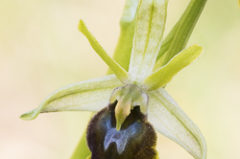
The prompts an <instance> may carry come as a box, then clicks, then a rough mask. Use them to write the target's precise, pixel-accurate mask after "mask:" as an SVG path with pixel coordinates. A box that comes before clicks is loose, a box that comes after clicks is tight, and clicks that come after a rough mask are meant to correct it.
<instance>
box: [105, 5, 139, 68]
mask: <svg viewBox="0 0 240 159" xmlns="http://www.w3.org/2000/svg"><path fill="white" fill-rule="evenodd" d="M138 2H139V0H126V2H125V6H124V10H123V14H122V17H121V20H120V36H119V39H118V43H117V46H116V49H115V52H114V56H113V59H114V60H116V61H117V62H118V63H119V64H120V65H121V66H122V67H123V68H124V69H125V70H128V67H129V62H130V56H131V51H132V41H133V35H134V26H135V17H136V16H135V15H136V11H137V6H138ZM109 72H110V71H109Z"/></svg>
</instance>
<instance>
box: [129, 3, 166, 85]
mask: <svg viewBox="0 0 240 159" xmlns="http://www.w3.org/2000/svg"><path fill="white" fill-rule="evenodd" d="M167 2H168V1H167V0H147V1H146V0H140V2H139V6H138V10H137V15H136V24H135V32H134V39H133V48H132V54H131V59H130V66H129V76H130V77H129V78H130V80H132V81H134V82H135V81H136V82H138V83H141V82H142V81H143V80H144V79H145V78H146V77H147V76H148V75H149V74H151V73H152V69H153V67H154V64H155V61H156V58H157V55H158V52H159V49H160V46H161V39H162V36H163V32H164V29H165V22H166V14H167Z"/></svg>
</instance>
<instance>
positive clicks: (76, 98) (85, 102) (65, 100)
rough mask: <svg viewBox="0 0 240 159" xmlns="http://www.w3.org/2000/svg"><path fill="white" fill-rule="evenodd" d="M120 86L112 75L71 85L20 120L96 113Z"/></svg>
mask: <svg viewBox="0 0 240 159" xmlns="http://www.w3.org/2000/svg"><path fill="white" fill-rule="evenodd" d="M120 85H121V82H120V81H119V80H118V79H117V78H116V77H115V76H114V75H109V76H105V77H104V78H99V79H94V80H88V81H83V82H79V83H76V84H72V85H69V86H67V87H64V88H62V89H59V90H57V91H55V92H54V93H53V94H52V95H50V96H49V97H48V98H47V99H46V100H45V101H43V103H42V104H41V105H40V106H39V107H38V108H36V109H34V110H32V111H30V112H28V113H25V114H23V115H21V118H22V119H24V120H32V119H35V118H36V117H37V116H38V115H39V113H43V112H57V111H98V110H100V109H102V108H103V107H105V106H107V104H108V103H109V99H110V96H111V93H112V91H113V89H114V88H115V87H118V86H120Z"/></svg>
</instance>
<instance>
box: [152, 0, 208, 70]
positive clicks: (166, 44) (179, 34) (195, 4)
mask: <svg viewBox="0 0 240 159" xmlns="http://www.w3.org/2000/svg"><path fill="white" fill-rule="evenodd" d="M206 2H207V0H191V2H190V3H189V5H188V6H187V8H186V10H185V11H184V13H183V14H182V16H181V18H180V19H179V20H178V22H177V23H176V24H175V26H174V27H173V29H172V30H171V31H170V33H169V34H168V35H167V37H166V38H165V39H164V41H163V44H162V47H161V49H160V51H159V54H158V57H157V59H158V60H157V62H156V66H155V68H156V69H157V68H160V67H161V66H163V65H165V64H166V63H167V62H168V61H169V60H170V59H171V58H172V57H173V56H175V55H176V54H177V53H179V52H180V51H181V50H182V49H184V48H185V46H186V44H187V42H188V40H189V38H190V35H191V34H192V31H193V29H194V27H195V26H196V23H197V21H198V19H199V17H200V15H201V13H202V11H203V8H204V6H205V4H206ZM163 55H164V56H163Z"/></svg>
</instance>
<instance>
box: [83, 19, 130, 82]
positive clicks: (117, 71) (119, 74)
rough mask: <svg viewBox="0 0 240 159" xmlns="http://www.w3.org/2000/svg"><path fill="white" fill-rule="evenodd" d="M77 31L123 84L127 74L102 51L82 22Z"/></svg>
mask: <svg viewBox="0 0 240 159" xmlns="http://www.w3.org/2000/svg"><path fill="white" fill-rule="evenodd" d="M79 30H80V31H81V32H82V33H83V34H84V35H85V36H86V38H87V39H88V41H89V43H90V44H91V46H92V48H93V49H94V50H95V51H96V53H97V54H98V55H99V56H100V57H101V58H102V60H103V61H104V62H105V63H106V64H107V65H108V66H109V68H110V69H111V70H112V71H113V72H114V74H115V75H116V76H117V77H118V78H119V79H120V80H121V81H122V82H125V81H126V80H127V79H128V74H127V72H126V71H125V70H124V68H122V67H121V66H120V65H119V64H118V63H117V62H116V61H115V60H113V59H112V58H111V57H110V56H109V55H108V54H107V53H106V51H105V50H104V49H103V47H102V46H101V45H100V44H99V43H98V42H97V40H96V39H95V38H94V36H93V35H92V34H91V33H90V32H89V30H88V29H87V27H86V25H85V24H84V22H83V21H82V20H80V23H79Z"/></svg>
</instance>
